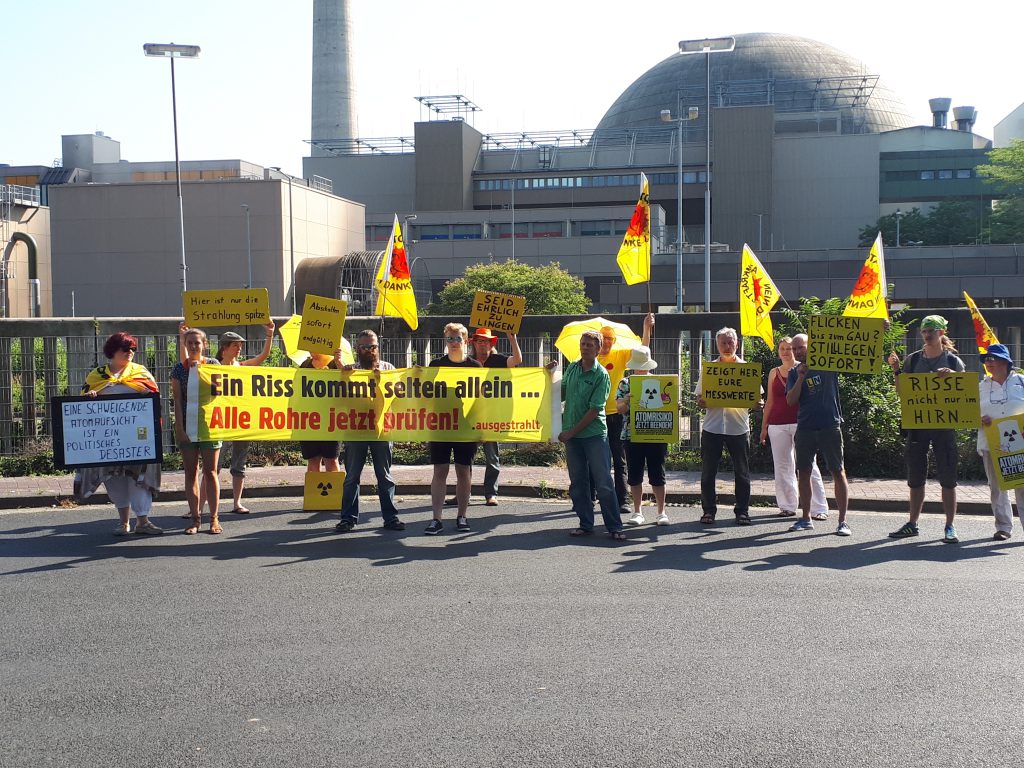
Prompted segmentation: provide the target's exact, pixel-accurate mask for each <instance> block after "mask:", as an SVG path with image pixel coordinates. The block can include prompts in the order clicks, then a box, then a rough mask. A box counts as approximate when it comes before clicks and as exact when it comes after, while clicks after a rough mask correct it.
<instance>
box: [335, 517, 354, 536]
mask: <svg viewBox="0 0 1024 768" xmlns="http://www.w3.org/2000/svg"><path fill="white" fill-rule="evenodd" d="M355 527H356V524H355V521H354V520H349V519H347V518H346V519H345V520H342V521H341V522H340V523H338V524H337V525H336V526H334V530H336V531H337V532H338V533H348V532H349V531H351V530H352V529H353V528H355Z"/></svg>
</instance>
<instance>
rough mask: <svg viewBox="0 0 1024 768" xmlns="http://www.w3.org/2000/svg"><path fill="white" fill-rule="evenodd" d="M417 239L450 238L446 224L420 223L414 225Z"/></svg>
mask: <svg viewBox="0 0 1024 768" xmlns="http://www.w3.org/2000/svg"><path fill="white" fill-rule="evenodd" d="M416 230H417V237H416V239H417V240H451V239H452V238H451V233H450V232H449V231H448V225H447V224H421V225H420V226H418V227H416Z"/></svg>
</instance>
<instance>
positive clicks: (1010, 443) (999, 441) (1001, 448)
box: [985, 413, 1024, 491]
mask: <svg viewBox="0 0 1024 768" xmlns="http://www.w3.org/2000/svg"><path fill="white" fill-rule="evenodd" d="M985 437H986V438H988V449H989V451H991V453H992V466H993V467H995V470H996V479H997V480H998V481H999V487H1000V489H1002V490H1004V491H1012V490H1014V489H1015V488H1020V487H1022V486H1024V414H1021V413H1018V414H1016V415H1013V416H1004V417H1002V418H1001V419H999V420H998V421H993V422H992V423H991V424H990V425H989V426H987V427H985Z"/></svg>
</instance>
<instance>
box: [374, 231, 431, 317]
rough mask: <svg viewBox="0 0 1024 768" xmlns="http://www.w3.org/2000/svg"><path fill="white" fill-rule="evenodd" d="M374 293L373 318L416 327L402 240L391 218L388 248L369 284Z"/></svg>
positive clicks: (410, 279)
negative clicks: (399, 319) (375, 299)
mask: <svg viewBox="0 0 1024 768" xmlns="http://www.w3.org/2000/svg"><path fill="white" fill-rule="evenodd" d="M373 284H374V286H375V287H376V289H377V309H376V314H378V315H380V316H381V317H400V318H402V319H403V320H405V322H406V325H408V326H409V327H410V328H412V330H414V331H415V330H416V329H417V328H419V325H420V318H419V314H417V312H416V294H415V293H413V290H412V273H411V272H410V271H409V260H408V258H406V255H405V239H404V238H403V237H402V227H401V225H400V224H399V223H398V214H397V213H396V214H395V225H394V227H393V228H392V229H391V237H390V238H388V247H387V250H386V251H384V257H383V258H382V259H381V260H380V269H379V270H377V277H376V278H375V279H374V281H373Z"/></svg>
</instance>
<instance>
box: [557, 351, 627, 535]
mask: <svg viewBox="0 0 1024 768" xmlns="http://www.w3.org/2000/svg"><path fill="white" fill-rule="evenodd" d="M600 349H601V334H599V333H597V332H596V331H584V332H583V334H582V335H581V336H580V359H579V360H577V361H576V362H574V363H572V364H571V365H570V366H569V367H568V368H566V370H565V376H564V377H563V378H562V399H563V400H564V402H565V409H564V412H563V414H562V427H563V428H564V429H563V431H562V432H561V433H560V434H559V435H558V439H559V441H560V442H562V443H565V457H566V463H567V464H568V467H569V480H570V486H569V493H570V495H571V496H572V502H573V509H574V510H575V512H576V514H577V515H578V516H579V518H580V525H579V527H578V528H575V529H573V530H572V531H571V533H570V535H571V536H588V535H590V534H591V533H593V532H594V501H593V499H592V498H591V497H590V488H591V485H593V488H594V490H595V491H596V493H597V497H598V499H600V502H601V516H602V517H603V518H604V526H605V528H606V529H607V531H608V533H609V534H610V535H611V537H612V539H614V540H615V541H623V540H625V538H626V535H625V534H624V533H623V532H622V517H621V513H620V509H619V505H618V503H617V501H616V499H615V487H614V485H613V484H612V479H611V474H610V470H611V456H610V455H609V449H608V429H607V425H606V422H605V405H606V404H607V402H608V399H609V390H610V389H611V377H610V376H609V375H608V371H607V370H606V369H605V368H604V367H603V366H601V365H600V364H599V363H598V362H597V353H598V351H599V350H600ZM627 360H628V358H627ZM625 362H626V361H623V364H624V363H625ZM588 478H589V481H588Z"/></svg>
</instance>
